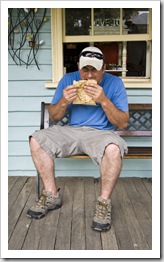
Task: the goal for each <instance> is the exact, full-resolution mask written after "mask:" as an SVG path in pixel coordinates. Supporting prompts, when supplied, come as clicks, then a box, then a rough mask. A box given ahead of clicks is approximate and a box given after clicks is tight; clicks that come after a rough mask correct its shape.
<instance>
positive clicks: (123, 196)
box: [116, 180, 149, 250]
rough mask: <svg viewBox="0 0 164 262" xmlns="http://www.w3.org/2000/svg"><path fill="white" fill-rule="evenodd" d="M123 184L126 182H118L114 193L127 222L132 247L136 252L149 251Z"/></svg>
mask: <svg viewBox="0 0 164 262" xmlns="http://www.w3.org/2000/svg"><path fill="white" fill-rule="evenodd" d="M141 183H142V182H141ZM124 184H126V181H125V182H124V183H123V180H118V182H117V187H116V193H117V196H118V198H119V201H120V203H121V205H122V211H123V214H124V216H125V219H126V222H127V228H128V230H129V232H130V235H131V238H132V245H133V247H134V249H136V250H140V249H144V250H147V249H149V246H148V244H147V241H146V239H145V236H144V234H143V232H142V228H141V227H140V223H139V221H138V219H137V217H136V214H135V212H134V209H133V206H132V203H131V200H130V199H129V198H128V195H127V192H126V190H125V187H124Z"/></svg>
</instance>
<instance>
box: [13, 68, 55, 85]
mask: <svg viewBox="0 0 164 262" xmlns="http://www.w3.org/2000/svg"><path fill="white" fill-rule="evenodd" d="M39 67H40V70H38V68H37V66H36V65H31V66H29V67H28V68H26V66H23V65H22V66H17V65H9V66H8V71H9V73H8V79H9V81H16V80H17V79H19V80H24V81H26V80H31V79H32V80H44V81H50V80H51V79H52V66H51V65H40V64H39Z"/></svg>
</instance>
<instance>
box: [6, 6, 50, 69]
mask: <svg viewBox="0 0 164 262" xmlns="http://www.w3.org/2000/svg"><path fill="white" fill-rule="evenodd" d="M47 20H48V18H47V17H46V8H40V9H39V10H38V9H37V8H9V9H8V52H9V54H10V56H11V57H12V59H13V61H14V62H15V64H16V65H23V64H25V65H26V68H28V67H29V66H30V65H31V64H32V63H34V64H35V65H36V66H37V68H38V69H39V70H40V68H39V65H38V61H37V59H36V55H37V53H38V50H39V48H40V47H41V46H42V45H44V41H43V40H40V39H39V30H40V29H41V27H42V25H43V24H44V22H45V21H47ZM26 55H27V56H26Z"/></svg>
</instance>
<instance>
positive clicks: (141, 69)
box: [126, 41, 146, 76]
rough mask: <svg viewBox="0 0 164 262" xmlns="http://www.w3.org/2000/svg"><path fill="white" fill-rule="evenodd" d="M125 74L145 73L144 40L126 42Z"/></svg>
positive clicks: (139, 74) (140, 74) (143, 74)
mask: <svg viewBox="0 0 164 262" xmlns="http://www.w3.org/2000/svg"><path fill="white" fill-rule="evenodd" d="M127 70H128V71H127V74H126V75H127V76H145V75H146V42H145V41H140V42H135V41H133V42H127Z"/></svg>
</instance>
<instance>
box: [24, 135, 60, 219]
mask: <svg viewBox="0 0 164 262" xmlns="http://www.w3.org/2000/svg"><path fill="white" fill-rule="evenodd" d="M30 149H31V155H32V159H33V162H34V164H35V167H36V169H37V170H38V172H39V175H40V177H41V179H42V181H43V185H44V190H43V192H42V195H41V197H40V199H39V201H38V202H37V203H36V204H35V205H34V206H32V207H31V208H30V209H29V210H28V211H27V216H29V217H31V218H35V219H40V218H42V217H44V216H45V215H46V214H47V212H48V211H49V210H55V209H58V208H60V207H61V204H62V203H61V198H60V196H59V193H58V192H57V189H56V185H55V178H54V160H53V159H52V158H51V157H50V156H49V155H48V154H47V153H46V152H45V151H44V150H43V149H42V148H41V146H40V145H39V143H38V142H37V141H36V139H35V138H34V137H31V138H30Z"/></svg>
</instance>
